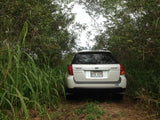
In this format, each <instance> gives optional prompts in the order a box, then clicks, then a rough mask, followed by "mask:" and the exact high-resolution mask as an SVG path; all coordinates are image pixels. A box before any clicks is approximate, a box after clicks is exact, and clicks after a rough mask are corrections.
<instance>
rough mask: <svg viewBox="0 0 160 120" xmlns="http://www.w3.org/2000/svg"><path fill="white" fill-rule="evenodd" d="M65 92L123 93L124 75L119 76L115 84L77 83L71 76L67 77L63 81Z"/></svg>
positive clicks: (124, 87) (124, 86)
mask: <svg viewBox="0 0 160 120" xmlns="http://www.w3.org/2000/svg"><path fill="white" fill-rule="evenodd" d="M65 82H66V83H65V87H66V92H80V91H82V92H86V91H88V92H90V91H91V92H92V91H93V92H96V91H98V92H107V93H121V92H122V93H123V92H125V89H126V85H127V81H126V77H125V76H124V75H121V76H120V80H119V81H117V82H85V83H83V82H82V83H77V82H76V81H75V80H74V78H73V76H67V78H66V81H65Z"/></svg>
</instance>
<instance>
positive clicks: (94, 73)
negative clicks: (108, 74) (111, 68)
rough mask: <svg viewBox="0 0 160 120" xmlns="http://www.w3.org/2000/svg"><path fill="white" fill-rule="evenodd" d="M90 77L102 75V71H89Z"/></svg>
mask: <svg viewBox="0 0 160 120" xmlns="http://www.w3.org/2000/svg"><path fill="white" fill-rule="evenodd" d="M91 77H103V72H102V71H91Z"/></svg>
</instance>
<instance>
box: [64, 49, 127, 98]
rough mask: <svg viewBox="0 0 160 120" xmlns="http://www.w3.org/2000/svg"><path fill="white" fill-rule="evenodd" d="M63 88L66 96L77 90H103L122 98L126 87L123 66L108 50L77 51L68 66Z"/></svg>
mask: <svg viewBox="0 0 160 120" xmlns="http://www.w3.org/2000/svg"><path fill="white" fill-rule="evenodd" d="M65 88H66V89H65V90H66V96H68V95H70V94H72V93H74V92H78V91H82V92H84V93H85V92H88V91H90V92H96V91H103V92H106V93H115V94H117V95H118V96H119V97H120V98H122V97H123V95H124V94H125V89H126V77H125V75H124V68H123V66H122V65H120V64H119V63H118V61H117V60H116V59H115V58H114V57H113V55H112V54H111V52H110V51H106V50H89V51H81V52H78V53H77V54H76V55H75V56H74V58H73V60H72V63H71V65H69V66H68V72H67V76H66V81H65Z"/></svg>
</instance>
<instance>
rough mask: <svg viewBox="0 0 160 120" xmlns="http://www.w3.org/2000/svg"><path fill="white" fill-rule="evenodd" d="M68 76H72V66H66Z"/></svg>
mask: <svg viewBox="0 0 160 120" xmlns="http://www.w3.org/2000/svg"><path fill="white" fill-rule="evenodd" d="M68 74H69V75H73V69H72V65H69V66H68Z"/></svg>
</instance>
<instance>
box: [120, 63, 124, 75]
mask: <svg viewBox="0 0 160 120" xmlns="http://www.w3.org/2000/svg"><path fill="white" fill-rule="evenodd" d="M120 67H121V70H120V75H123V74H124V68H123V66H122V65H120Z"/></svg>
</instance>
